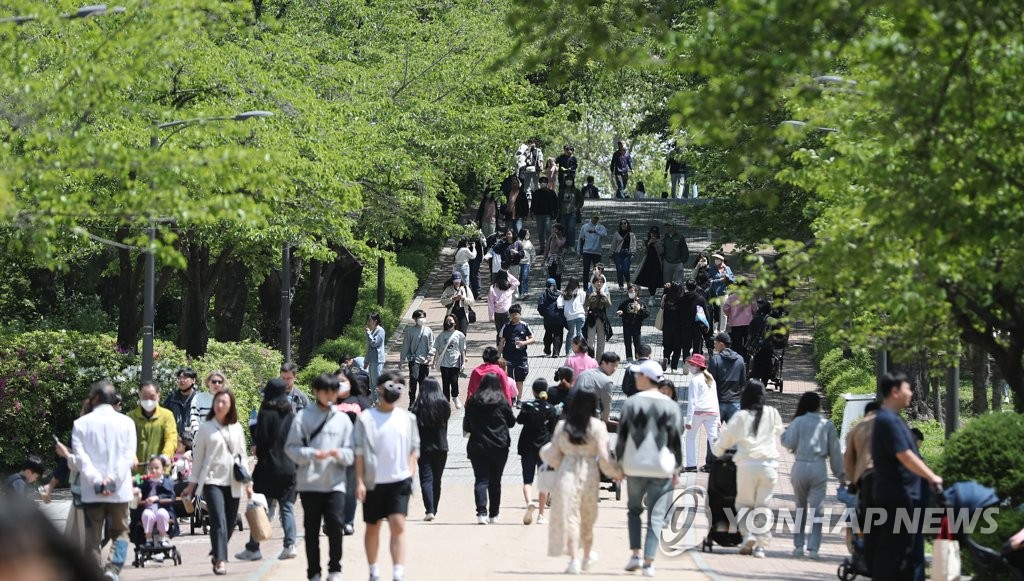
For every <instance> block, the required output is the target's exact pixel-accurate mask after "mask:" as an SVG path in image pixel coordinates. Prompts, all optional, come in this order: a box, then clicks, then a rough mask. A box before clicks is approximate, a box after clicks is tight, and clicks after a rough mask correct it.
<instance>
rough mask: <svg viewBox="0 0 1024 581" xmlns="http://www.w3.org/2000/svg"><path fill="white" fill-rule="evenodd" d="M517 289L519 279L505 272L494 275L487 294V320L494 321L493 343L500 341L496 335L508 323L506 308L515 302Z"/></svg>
mask: <svg viewBox="0 0 1024 581" xmlns="http://www.w3.org/2000/svg"><path fill="white" fill-rule="evenodd" d="M518 289H519V279H517V278H516V277H514V276H512V275H511V274H509V273H508V271H505V270H499V271H498V273H497V274H495V275H494V284H492V285H491V290H490V292H488V293H487V318H488V319H489V320H491V321H494V342H495V343H497V342H498V341H500V340H501V337H500V336H499V335H498V333H500V332H501V328H502V327H504V326H505V323H507V322H508V308H509V307H511V306H512V303H513V302H515V298H516V292H517V290H518Z"/></svg>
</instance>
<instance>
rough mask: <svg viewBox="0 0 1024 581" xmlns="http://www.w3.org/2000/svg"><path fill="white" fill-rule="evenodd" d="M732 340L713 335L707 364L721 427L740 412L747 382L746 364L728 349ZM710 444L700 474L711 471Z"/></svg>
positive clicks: (709, 443) (722, 334) (723, 336)
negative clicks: (712, 354)
mask: <svg viewBox="0 0 1024 581" xmlns="http://www.w3.org/2000/svg"><path fill="white" fill-rule="evenodd" d="M731 344H732V339H731V338H730V337H729V334H728V333H719V334H718V335H715V354H714V356H712V357H711V361H710V362H709V363H708V373H710V374H711V376H712V377H713V378H714V379H715V389H716V390H717V391H718V415H719V418H720V419H721V420H722V425H725V424H727V423H729V420H731V419H732V416H733V414H735V413H736V412H738V411H739V410H740V399H741V395H742V392H743V386H744V384H745V383H746V381H747V364H746V362H745V361H743V359H742V358H740V356H739V355H738V354H737V353H736V352H735V351H733V350H732V349H730V348H729V345H731ZM762 385H763V384H762ZM714 456H715V455H714V454H712V452H711V442H708V456H707V461H706V463H705V464H704V466H702V467H701V472H710V471H711V459H712V458H714Z"/></svg>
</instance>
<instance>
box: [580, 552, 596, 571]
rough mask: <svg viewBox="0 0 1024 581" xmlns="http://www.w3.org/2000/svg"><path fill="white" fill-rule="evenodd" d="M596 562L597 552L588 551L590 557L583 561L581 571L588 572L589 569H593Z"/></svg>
mask: <svg viewBox="0 0 1024 581" xmlns="http://www.w3.org/2000/svg"><path fill="white" fill-rule="evenodd" d="M596 562H597V552H596V551H590V555H588V556H587V558H585V559H583V570H584V571H590V568H591V567H593V566H594V563H596Z"/></svg>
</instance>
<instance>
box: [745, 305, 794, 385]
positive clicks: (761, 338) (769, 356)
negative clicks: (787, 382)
mask: <svg viewBox="0 0 1024 581" xmlns="http://www.w3.org/2000/svg"><path fill="white" fill-rule="evenodd" d="M784 316H785V312H784V311H782V310H781V309H774V310H773V309H772V308H771V304H769V303H767V302H764V299H761V300H759V301H758V311H757V316H756V317H754V320H753V321H752V322H751V324H750V338H749V339H748V341H747V353H748V354H749V357H750V361H748V362H747V367H748V369H750V378H751V379H757V380H759V381H761V383H763V384H764V385H765V387H768V385H769V384H772V385H775V387H778V388H779V393H782V387H783V380H782V365H783V363H784V362H785V359H786V347H787V346H788V345H789V329H787V328H786V327H785V325H783V324H782V323H781V319H782V317H784Z"/></svg>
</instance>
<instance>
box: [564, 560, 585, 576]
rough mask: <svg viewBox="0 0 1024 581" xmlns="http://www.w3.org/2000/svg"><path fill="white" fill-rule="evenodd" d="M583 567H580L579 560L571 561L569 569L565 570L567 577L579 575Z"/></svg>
mask: <svg viewBox="0 0 1024 581" xmlns="http://www.w3.org/2000/svg"><path fill="white" fill-rule="evenodd" d="M582 569H583V567H582V566H581V565H580V561H579V559H573V560H572V561H569V568H568V569H566V570H565V574H566V575H579V574H580V571H581V570H582Z"/></svg>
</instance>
